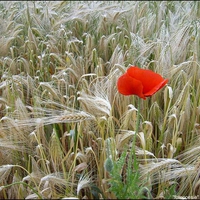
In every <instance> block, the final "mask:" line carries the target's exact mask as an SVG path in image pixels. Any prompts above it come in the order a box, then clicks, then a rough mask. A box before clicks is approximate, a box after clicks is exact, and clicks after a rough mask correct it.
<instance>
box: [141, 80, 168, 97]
mask: <svg viewBox="0 0 200 200" xmlns="http://www.w3.org/2000/svg"><path fill="white" fill-rule="evenodd" d="M167 82H168V80H167V79H164V80H163V81H162V82H160V83H159V84H157V85H156V86H155V87H154V88H152V89H151V90H150V91H149V92H146V93H145V94H144V95H145V97H148V96H152V95H153V94H154V93H156V92H157V91H158V90H160V89H161V88H162V87H164V86H165V85H166V84H167Z"/></svg>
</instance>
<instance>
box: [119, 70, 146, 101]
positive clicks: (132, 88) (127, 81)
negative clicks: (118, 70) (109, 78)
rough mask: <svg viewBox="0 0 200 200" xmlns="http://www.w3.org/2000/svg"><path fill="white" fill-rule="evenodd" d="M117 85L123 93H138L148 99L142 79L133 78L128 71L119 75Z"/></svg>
mask: <svg viewBox="0 0 200 200" xmlns="http://www.w3.org/2000/svg"><path fill="white" fill-rule="evenodd" d="M117 87H118V91H119V92H120V93H121V94H123V95H137V96H139V97H140V98H143V99H146V98H145V96H144V94H143V86H142V83H141V81H139V80H136V79H134V78H132V77H131V76H129V74H128V73H125V74H123V75H122V76H120V77H119V79H118V82H117Z"/></svg>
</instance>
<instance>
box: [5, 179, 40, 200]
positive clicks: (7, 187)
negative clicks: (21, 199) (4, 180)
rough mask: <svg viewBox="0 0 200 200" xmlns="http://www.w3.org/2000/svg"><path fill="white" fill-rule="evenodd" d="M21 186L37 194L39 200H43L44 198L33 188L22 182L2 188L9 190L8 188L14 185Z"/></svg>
mask: <svg viewBox="0 0 200 200" xmlns="http://www.w3.org/2000/svg"><path fill="white" fill-rule="evenodd" d="M20 184H22V185H24V186H27V187H29V188H30V189H31V190H32V191H33V192H34V193H35V194H37V196H38V197H39V199H43V198H42V196H41V195H40V194H39V193H38V192H37V191H36V190H35V189H34V188H33V187H31V186H30V185H28V184H27V183H24V182H21V181H20V182H14V183H11V184H9V185H4V186H2V188H8V187H11V186H13V185H20Z"/></svg>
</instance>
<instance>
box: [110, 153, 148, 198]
mask: <svg viewBox="0 0 200 200" xmlns="http://www.w3.org/2000/svg"><path fill="white" fill-rule="evenodd" d="M126 156H127V154H126V151H124V152H123V153H122V155H121V157H120V158H119V160H117V161H116V162H114V164H113V168H112V170H111V172H110V176H111V178H110V181H109V183H110V191H112V192H113V193H114V194H115V196H116V197H117V199H141V198H142V199H144V198H147V197H146V196H145V195H144V190H145V189H146V188H144V187H143V185H142V183H141V180H140V172H139V163H138V162H137V159H136V157H135V156H134V159H133V160H132V159H131V157H132V156H133V155H130V157H129V158H128V166H126V162H127V160H126V158H127V157H126ZM129 159H130V160H131V162H129V161H130V160H129ZM123 170H124V171H125V174H124V176H126V178H125V177H123V175H122V171H123Z"/></svg>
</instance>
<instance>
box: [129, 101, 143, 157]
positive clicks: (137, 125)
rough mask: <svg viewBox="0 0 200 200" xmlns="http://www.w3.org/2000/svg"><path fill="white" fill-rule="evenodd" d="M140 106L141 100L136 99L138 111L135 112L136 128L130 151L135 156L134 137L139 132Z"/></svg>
mask: <svg viewBox="0 0 200 200" xmlns="http://www.w3.org/2000/svg"><path fill="white" fill-rule="evenodd" d="M140 104H141V100H140V98H138V111H137V119H136V127H135V134H134V136H133V142H132V149H131V152H132V153H134V154H135V143H136V137H137V134H138V132H139V126H140Z"/></svg>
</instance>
